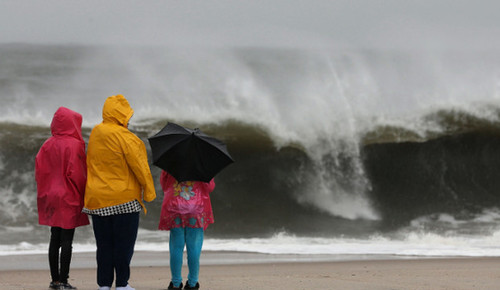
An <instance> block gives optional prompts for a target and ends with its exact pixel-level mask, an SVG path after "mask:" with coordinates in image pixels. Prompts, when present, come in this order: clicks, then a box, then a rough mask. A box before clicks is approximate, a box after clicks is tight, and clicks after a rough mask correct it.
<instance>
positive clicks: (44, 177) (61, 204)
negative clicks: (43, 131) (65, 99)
mask: <svg viewBox="0 0 500 290" xmlns="http://www.w3.org/2000/svg"><path fill="white" fill-rule="evenodd" d="M81 126H82V115H80V114H79V113H77V112H75V111H72V110H70V109H68V108H65V107H60V108H59V109H58V110H57V111H56V112H55V114H54V117H53V119H52V123H51V125H50V129H51V131H52V137H50V138H49V139H47V140H46V141H45V143H43V145H42V147H41V148H40V151H38V154H37V155H36V158H35V179H36V183H37V206H38V222H39V224H41V225H46V226H50V227H51V228H50V231H51V236H50V245H49V265H50V273H51V276H52V282H51V283H50V286H49V288H51V289H76V288H75V287H73V286H71V285H70V284H69V283H68V275H69V266H70V262H71V254H72V244H73V236H74V233H75V228H76V227H79V226H84V225H88V224H89V219H88V217H87V215H86V214H84V213H82V208H83V195H84V192H85V183H86V180H87V164H86V157H85V142H84V141H83V138H82V128H81ZM59 249H61V255H60V259H59ZM59 264H60V268H59Z"/></svg>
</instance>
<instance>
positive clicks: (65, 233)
mask: <svg viewBox="0 0 500 290" xmlns="http://www.w3.org/2000/svg"><path fill="white" fill-rule="evenodd" d="M74 235H75V229H62V230H61V271H60V272H59V279H60V280H59V281H60V282H61V283H68V277H69V265H70V264H71V254H72V252H73V237H74Z"/></svg>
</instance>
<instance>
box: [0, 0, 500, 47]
mask: <svg viewBox="0 0 500 290" xmlns="http://www.w3.org/2000/svg"><path fill="white" fill-rule="evenodd" d="M498 11H500V1H496V0H491V1H490V0H488V1H486V0H483V1H480V0H479V1H473V0H470V1H463V0H414V1H412V0H341V1H337V0H330V1H326V0H248V1H243V0H242V1H239V0H214V1H211V0H199V1H194V0H157V1H147V0H142V1H139V0H136V1H132V0H112V1H106V0H82V1H75V0H2V1H1V3H0V42H3V43H10V42H28V43H33V42H34V43H84V44H103V43H104V44H147V45H150V44H156V45H170V46H171V45H178V46H186V45H187V46H193V45H197V46H198V45H199V46H233V45H240V46H241V45H243V46H279V47H345V46H347V47H379V48H448V47H464V48H500V39H499V38H500V37H499V36H500V17H499V16H498Z"/></svg>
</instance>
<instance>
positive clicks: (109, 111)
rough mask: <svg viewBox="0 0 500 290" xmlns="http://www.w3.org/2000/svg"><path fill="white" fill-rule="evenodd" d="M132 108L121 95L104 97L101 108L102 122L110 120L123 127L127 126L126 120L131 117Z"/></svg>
mask: <svg viewBox="0 0 500 290" xmlns="http://www.w3.org/2000/svg"><path fill="white" fill-rule="evenodd" d="M133 114H134V110H132V108H131V107H130V104H129V103H128V101H127V99H125V97H124V96H122V95H116V96H111V97H108V98H107V99H106V101H105V102H104V106H103V108H102V120H103V122H104V123H107V122H111V123H115V124H118V125H122V126H123V127H125V128H127V127H128V121H129V120H130V118H132V115H133Z"/></svg>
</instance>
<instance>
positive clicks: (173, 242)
mask: <svg viewBox="0 0 500 290" xmlns="http://www.w3.org/2000/svg"><path fill="white" fill-rule="evenodd" d="M184 245H185V229H184V228H173V229H171V230H170V241H169V251H170V273H171V274H172V284H173V285H174V287H179V286H180V285H181V283H182V257H183V254H184Z"/></svg>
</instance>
